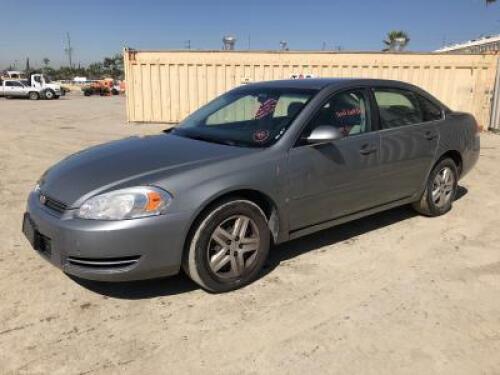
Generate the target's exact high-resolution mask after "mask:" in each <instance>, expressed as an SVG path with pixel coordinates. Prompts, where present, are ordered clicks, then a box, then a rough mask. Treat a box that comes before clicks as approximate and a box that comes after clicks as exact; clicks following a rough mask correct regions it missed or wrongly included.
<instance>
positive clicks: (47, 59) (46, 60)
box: [42, 57, 50, 67]
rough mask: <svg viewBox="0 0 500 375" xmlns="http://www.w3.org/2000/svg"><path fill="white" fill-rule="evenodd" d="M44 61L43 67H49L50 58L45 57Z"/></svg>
mask: <svg viewBox="0 0 500 375" xmlns="http://www.w3.org/2000/svg"><path fill="white" fill-rule="evenodd" d="M42 61H43V65H45V66H46V67H47V66H49V63H50V59H49V58H48V57H44V58H43V59H42Z"/></svg>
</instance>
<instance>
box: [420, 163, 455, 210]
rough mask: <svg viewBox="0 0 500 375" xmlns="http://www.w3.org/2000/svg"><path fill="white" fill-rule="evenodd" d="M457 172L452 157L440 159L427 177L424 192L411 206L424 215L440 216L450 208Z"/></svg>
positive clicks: (453, 197)
mask: <svg viewBox="0 0 500 375" xmlns="http://www.w3.org/2000/svg"><path fill="white" fill-rule="evenodd" d="M457 182H458V172H457V166H456V164H455V162H454V161H453V160H452V159H449V158H446V159H442V160H440V161H439V162H438V163H437V164H436V166H435V167H434V168H433V169H432V171H431V173H430V175H429V178H428V179H427V184H426V188H425V191H424V194H423V195H422V197H421V198H420V200H419V201H418V202H415V203H414V204H413V208H414V209H415V210H416V211H417V212H419V213H421V214H422V215H426V216H440V215H443V214H445V213H447V212H448V211H450V210H451V207H452V205H453V200H454V199H455V194H456V191H457Z"/></svg>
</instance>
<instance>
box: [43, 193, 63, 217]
mask: <svg viewBox="0 0 500 375" xmlns="http://www.w3.org/2000/svg"><path fill="white" fill-rule="evenodd" d="M42 197H44V198H42ZM40 203H41V204H42V205H44V206H45V207H47V208H48V209H50V210H52V211H55V212H58V213H60V214H62V213H64V211H66V209H67V208H68V206H67V205H66V204H65V203H63V202H60V201H58V200H56V199H54V198H51V197H48V196H46V195H40Z"/></svg>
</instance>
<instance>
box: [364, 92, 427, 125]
mask: <svg viewBox="0 0 500 375" xmlns="http://www.w3.org/2000/svg"><path fill="white" fill-rule="evenodd" d="M374 94H375V100H376V102H377V105H378V108H379V113H380V123H381V126H382V128H383V129H388V128H397V127H400V126H405V125H412V124H418V123H421V122H424V115H423V113H422V110H421V109H420V103H419V102H418V99H417V97H416V95H415V94H414V93H412V92H411V91H405V90H392V89H391V90H389V89H387V90H384V89H375V90H374Z"/></svg>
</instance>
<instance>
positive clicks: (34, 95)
mask: <svg viewBox="0 0 500 375" xmlns="http://www.w3.org/2000/svg"><path fill="white" fill-rule="evenodd" d="M29 98H30V99H31V100H38V99H40V95H39V94H38V93H37V92H30V94H29Z"/></svg>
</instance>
